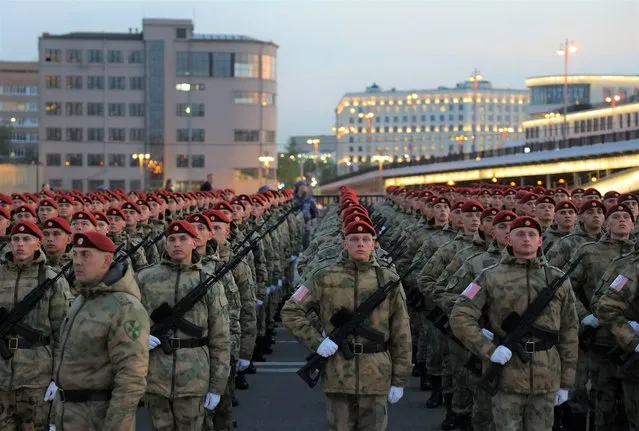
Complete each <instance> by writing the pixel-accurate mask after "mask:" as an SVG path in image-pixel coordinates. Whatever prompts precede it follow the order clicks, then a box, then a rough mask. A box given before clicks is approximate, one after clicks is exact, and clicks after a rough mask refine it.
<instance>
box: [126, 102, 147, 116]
mask: <svg viewBox="0 0 639 431" xmlns="http://www.w3.org/2000/svg"><path fill="white" fill-rule="evenodd" d="M129 117H144V103H129Z"/></svg>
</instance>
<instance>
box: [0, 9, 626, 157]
mask: <svg viewBox="0 0 639 431" xmlns="http://www.w3.org/2000/svg"><path fill="white" fill-rule="evenodd" d="M638 17H639V1H636V0H631V1H614V0H602V1H579V2H578V1H554V2H550V1H534V0H528V1H515V0H511V1H504V2H487V1H479V0H476V1H466V2H455V1H410V2H409V1H399V0H396V1H360V2H354V1H302V0H299V1H255V2H245V1H239V0H234V1H229V2H221V1H213V0H210V1H201V2H193V1H165V2H162V1H127V2H119V1H97V0H69V1H54V0H50V1H32V0H3V1H2V6H1V7H0V59H2V60H28V61H33V60H37V44H38V36H39V35H40V34H41V33H42V32H49V33H53V34H56V33H67V32H72V31H109V32H128V29H129V27H132V28H140V29H141V27H142V18H191V19H194V22H195V32H196V33H227V34H243V35H247V36H251V37H255V38H259V39H263V40H272V41H273V42H275V43H276V44H278V45H279V46H280V49H279V52H278V64H277V69H278V71H277V73H278V105H279V106H278V116H279V131H278V138H277V141H278V143H279V144H280V145H284V144H285V143H286V142H287V140H288V137H289V136H291V135H301V134H329V133H331V127H332V126H333V124H334V108H335V106H336V104H337V102H338V101H339V99H340V97H341V96H342V95H343V94H344V93H345V92H349V91H362V90H364V88H365V86H367V85H370V84H371V83H372V82H373V81H375V82H377V83H378V84H379V85H380V86H382V87H383V88H391V87H396V88H397V89H420V88H433V87H437V86H440V85H446V86H454V85H455V83H456V82H458V81H461V80H464V79H466V78H467V77H468V76H469V75H470V73H471V72H472V70H473V68H475V67H477V68H478V69H479V70H480V71H481V73H482V75H483V76H484V77H485V78H486V79H489V80H490V81H492V83H493V85H494V86H496V87H510V88H523V87H524V79H525V78H526V77H529V76H535V75H550V74H562V73H563V59H562V57H559V56H557V54H556V50H557V49H558V47H559V45H560V43H561V42H562V41H563V40H564V39H565V38H566V37H568V38H570V39H571V40H574V41H575V42H576V44H577V46H578V52H577V53H576V54H575V55H574V56H573V57H571V61H570V73H594V74H639V33H638V32H637V19H638Z"/></svg>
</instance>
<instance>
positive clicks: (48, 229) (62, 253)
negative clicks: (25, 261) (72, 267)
mask: <svg viewBox="0 0 639 431" xmlns="http://www.w3.org/2000/svg"><path fill="white" fill-rule="evenodd" d="M71 233H72V231H71V225H69V223H68V222H67V221H66V220H65V219H63V218H61V217H54V218H51V219H49V220H47V221H46V222H44V223H43V225H42V248H43V249H44V253H45V254H46V256H47V265H49V266H50V267H51V268H53V269H55V270H56V271H59V270H60V269H62V267H63V266H64V265H66V264H67V263H69V262H71V260H72V255H71V250H70V249H71Z"/></svg>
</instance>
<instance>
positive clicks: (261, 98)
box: [233, 91, 275, 106]
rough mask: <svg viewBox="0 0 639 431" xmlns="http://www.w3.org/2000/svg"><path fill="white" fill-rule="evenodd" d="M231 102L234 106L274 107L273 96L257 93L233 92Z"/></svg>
mask: <svg viewBox="0 0 639 431" xmlns="http://www.w3.org/2000/svg"><path fill="white" fill-rule="evenodd" d="M233 102H235V104H236V105H262V106H273V105H275V94H273V93H260V92H259V91H234V92H233Z"/></svg>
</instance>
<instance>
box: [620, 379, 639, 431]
mask: <svg viewBox="0 0 639 431" xmlns="http://www.w3.org/2000/svg"><path fill="white" fill-rule="evenodd" d="M623 395H624V402H625V404H626V415H627V416H628V429H629V431H639V376H636V375H635V376H633V377H632V378H625V379H624V380H623Z"/></svg>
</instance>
